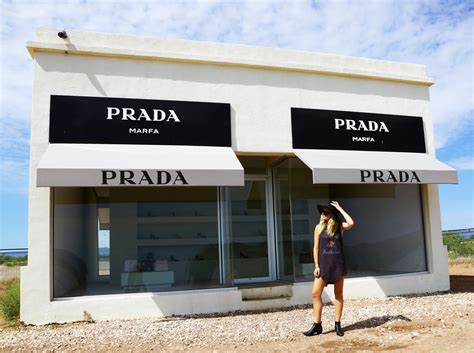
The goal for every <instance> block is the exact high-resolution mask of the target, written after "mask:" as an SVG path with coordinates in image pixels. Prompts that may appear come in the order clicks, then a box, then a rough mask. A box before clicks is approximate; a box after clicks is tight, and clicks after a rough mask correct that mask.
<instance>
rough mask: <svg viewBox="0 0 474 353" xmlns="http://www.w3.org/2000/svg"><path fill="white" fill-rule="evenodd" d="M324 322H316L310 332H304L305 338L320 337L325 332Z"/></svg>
mask: <svg viewBox="0 0 474 353" xmlns="http://www.w3.org/2000/svg"><path fill="white" fill-rule="evenodd" d="M321 324H322V322H318V323H316V322H314V323H313V326H311V328H310V329H309V330H308V331H305V332H303V335H305V336H313V335H319V334H321V333H322V332H323V326H322V325H321Z"/></svg>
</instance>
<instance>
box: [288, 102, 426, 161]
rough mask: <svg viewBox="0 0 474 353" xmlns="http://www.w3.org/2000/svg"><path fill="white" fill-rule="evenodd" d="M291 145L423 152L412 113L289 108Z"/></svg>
mask: <svg viewBox="0 0 474 353" xmlns="http://www.w3.org/2000/svg"><path fill="white" fill-rule="evenodd" d="M291 127H292V135H293V148H302V149H328V150H329V149H330V150H361V151H390V152H418V153H426V148H425V135H424V132H423V119H422V118H421V117H415V116H401V115H388V114H373V113H359V112H344V111H336V110H321V109H303V108H291Z"/></svg>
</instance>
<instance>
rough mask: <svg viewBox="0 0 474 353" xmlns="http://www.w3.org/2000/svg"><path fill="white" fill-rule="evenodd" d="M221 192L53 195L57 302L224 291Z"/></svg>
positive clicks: (61, 191)
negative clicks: (121, 295)
mask: <svg viewBox="0 0 474 353" xmlns="http://www.w3.org/2000/svg"><path fill="white" fill-rule="evenodd" d="M218 233H219V232H218V207H217V188H216V187H185V188H179V187H159V188H126V187H124V188H55V189H54V296H55V297H64V296H77V295H91V294H105V293H129V292H144V291H166V290H180V289H196V288H209V287H216V286H219V285H220V275H219V248H218Z"/></svg>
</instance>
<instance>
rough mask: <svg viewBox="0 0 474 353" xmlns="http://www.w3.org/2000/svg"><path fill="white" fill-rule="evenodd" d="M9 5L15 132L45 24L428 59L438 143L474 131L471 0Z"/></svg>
mask: <svg viewBox="0 0 474 353" xmlns="http://www.w3.org/2000/svg"><path fill="white" fill-rule="evenodd" d="M1 11H2V16H1V47H0V48H1V60H2V63H1V65H2V66H1V74H2V77H1V92H0V93H1V98H0V104H1V111H0V113H1V115H0V119H1V120H4V119H9V120H16V121H17V123H16V124H10V125H8V127H7V128H8V129H9V130H8V134H13V135H17V134H19V135H25V136H27V135H28V133H27V131H28V128H29V120H30V114H31V90H32V89H31V84H32V79H33V70H32V60H31V59H30V58H29V56H28V53H27V51H26V48H25V43H26V42H27V41H28V40H33V39H34V29H35V27H37V26H52V27H57V28H59V29H62V28H66V29H67V28H70V29H80V30H90V31H101V32H112V33H126V34H139V35H144V36H156V37H166V38H189V39H198V40H210V41H220V42H233V43H242V44H252V45H264V46H272V47H284V48H290V49H297V50H311V51H320V52H327V53H335V54H342V55H351V56H361V57H369V58H376V59H387V60H395V61H403V62H413V63H419V64H423V65H427V68H428V72H429V74H430V75H431V76H433V77H434V78H435V80H436V84H435V85H434V86H433V87H432V88H431V90H430V92H431V106H432V111H433V119H434V120H433V121H434V130H435V137H436V146H437V148H441V147H449V145H450V144H455V143H456V141H457V139H458V137H459V136H460V135H463V134H466V133H469V132H467V131H470V130H469V129H466V126H468V125H469V123H470V121H472V119H473V116H474V113H473V99H472V97H473V76H472V75H473V66H472V65H473V64H472V63H473V33H472V28H473V17H474V16H472V15H473V12H474V10H473V9H472V7H471V8H470V7H469V2H455V1H453V2H449V1H448V2H446V1H442V2H436V1H431V0H427V1H411V2H410V1H403V2H400V1H398V0H394V1H364V2H363V3H361V2H358V1H318V2H314V1H257V0H255V1H226V2H219V1H203V2H190V1H184V2H183V1H181V2H178V1H162V2H157V1H134V2H129V1H123V2H117V1H92V2H84V1H81V2H79V1H56V2H55V1H14V2H6V1H4V2H2V3H1ZM13 130H15V131H13ZM8 141H10V142H11V143H14V142H15V141H13V140H11V139H10V140H7V141H2V143H1V145H0V146H1V148H2V150H3V149H5V150H4V151H2V152H1V154H2V156H3V157H4V160H5V161H7V162H6V163H7V165H9V166H13V165H14V164H11V163H10V164H9V162H8V161H10V160H11V159H10V157H9V156H10V155H11V153H10V152H9V151H11V150H12V149H13V148H14V147H13V146H11V145H9V144H8ZM19 141H20V142H16V143H15V146H16V147H17V146H18V144H19V143H24V144H26V145H27V144H28V142H27V141H28V139H27V138H26V139H22V138H21V137H20V139H19ZM16 147H15V148H16ZM23 148H25V147H23ZM26 148H27V147H26ZM19 158H21V157H19ZM13 160H15V159H13ZM18 167H21V165H19V166H18Z"/></svg>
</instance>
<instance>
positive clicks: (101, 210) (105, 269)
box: [97, 207, 110, 276]
mask: <svg viewBox="0 0 474 353" xmlns="http://www.w3.org/2000/svg"><path fill="white" fill-rule="evenodd" d="M97 210H98V216H99V227H98V230H99V231H98V237H99V238H98V241H97V244H98V249H97V250H98V252H99V256H98V260H99V263H98V269H99V276H110V221H109V219H110V209H109V208H108V207H98V208H97Z"/></svg>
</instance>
